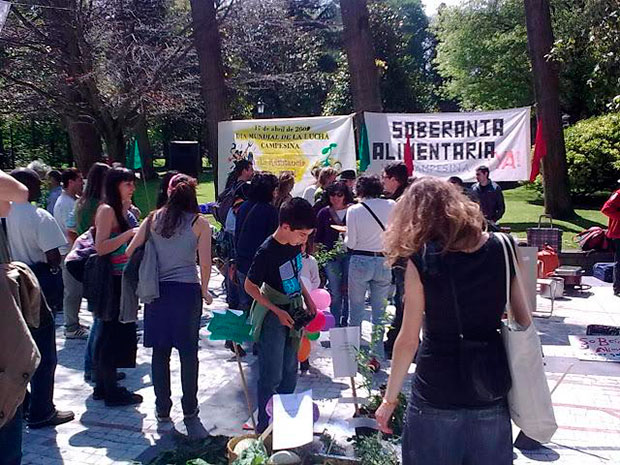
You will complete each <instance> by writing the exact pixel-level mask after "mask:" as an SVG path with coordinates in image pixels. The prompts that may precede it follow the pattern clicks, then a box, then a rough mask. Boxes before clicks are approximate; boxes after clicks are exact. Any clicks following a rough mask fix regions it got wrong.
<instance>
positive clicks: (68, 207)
mask: <svg viewBox="0 0 620 465" xmlns="http://www.w3.org/2000/svg"><path fill="white" fill-rule="evenodd" d="M74 208H75V199H74V198H73V197H71V196H70V195H68V194H67V193H66V192H65V191H63V192H62V194H60V197H58V200H57V201H56V205H54V219H55V220H56V222H57V223H58V226H60V229H61V230H62V232H63V234H64V235H65V238H66V239H67V244H69V237H68V236H67V223H68V222H69V217H70V216H71V214H72V212H73V209H74ZM68 253H69V246H68V245H66V246H63V247H61V248H60V255H67V254H68Z"/></svg>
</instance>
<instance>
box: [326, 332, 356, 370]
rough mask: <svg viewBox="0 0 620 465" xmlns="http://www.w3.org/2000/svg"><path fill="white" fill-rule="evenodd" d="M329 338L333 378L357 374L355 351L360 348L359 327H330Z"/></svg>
mask: <svg viewBox="0 0 620 465" xmlns="http://www.w3.org/2000/svg"><path fill="white" fill-rule="evenodd" d="M329 340H330V345H331V351H332V363H333V364H334V378H350V377H352V376H355V375H356V374H357V352H358V351H359V348H360V327H359V326H349V327H347V328H332V329H330V330H329Z"/></svg>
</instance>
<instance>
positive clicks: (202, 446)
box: [148, 436, 230, 465]
mask: <svg viewBox="0 0 620 465" xmlns="http://www.w3.org/2000/svg"><path fill="white" fill-rule="evenodd" d="M229 439H230V438H228V437H226V436H209V437H207V438H206V439H201V440H190V439H178V440H177V444H176V447H175V449H172V450H167V451H164V452H162V453H161V454H160V455H158V456H157V457H155V458H154V459H153V460H151V461H150V462H148V465H205V464H206V465H225V464H227V463H228V460H227V458H226V454H227V452H226V444H227V443H228V440H229Z"/></svg>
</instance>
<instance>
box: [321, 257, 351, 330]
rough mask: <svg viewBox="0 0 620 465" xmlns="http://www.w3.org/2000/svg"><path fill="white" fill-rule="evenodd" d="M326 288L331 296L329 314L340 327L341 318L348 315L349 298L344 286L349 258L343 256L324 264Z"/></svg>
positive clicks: (346, 279) (345, 284)
mask: <svg viewBox="0 0 620 465" xmlns="http://www.w3.org/2000/svg"><path fill="white" fill-rule="evenodd" d="M325 274H326V275H327V288H328V289H329V293H330V294H331V296H332V304H331V308H330V310H331V313H332V315H334V318H335V319H336V324H337V325H338V326H341V325H342V323H343V322H342V321H341V320H342V317H343V316H346V315H348V314H349V298H348V296H347V294H348V293H347V290H346V286H347V284H348V282H347V281H348V274H349V256H348V255H343V256H342V257H338V258H336V259H334V260H330V261H328V262H327V263H326V264H325Z"/></svg>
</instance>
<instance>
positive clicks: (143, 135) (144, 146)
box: [135, 113, 157, 180]
mask: <svg viewBox="0 0 620 465" xmlns="http://www.w3.org/2000/svg"><path fill="white" fill-rule="evenodd" d="M135 131H136V140H137V141H138V150H139V151H140V158H141V161H142V169H143V172H144V177H145V178H146V179H147V180H149V179H155V178H156V177H157V173H156V172H155V168H153V148H152V147H151V141H150V140H149V133H148V124H147V122H146V116H145V115H144V113H141V114H140V115H139V116H138V120H137V122H136V127H135Z"/></svg>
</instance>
